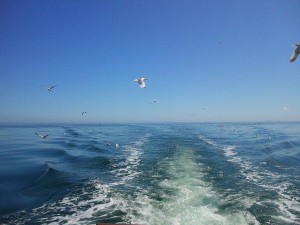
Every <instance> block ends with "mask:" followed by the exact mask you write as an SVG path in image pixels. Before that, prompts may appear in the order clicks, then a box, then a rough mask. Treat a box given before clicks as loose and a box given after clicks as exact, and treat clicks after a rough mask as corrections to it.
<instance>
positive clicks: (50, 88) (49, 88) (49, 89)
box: [48, 85, 57, 91]
mask: <svg viewBox="0 0 300 225" xmlns="http://www.w3.org/2000/svg"><path fill="white" fill-rule="evenodd" d="M56 86H57V85H53V86H51V87H48V91H52V89H53V88H55V87H56Z"/></svg>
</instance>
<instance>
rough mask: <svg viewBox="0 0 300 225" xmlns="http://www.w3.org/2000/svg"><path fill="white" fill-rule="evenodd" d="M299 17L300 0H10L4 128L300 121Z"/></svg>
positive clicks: (3, 64)
mask: <svg viewBox="0 0 300 225" xmlns="http://www.w3.org/2000/svg"><path fill="white" fill-rule="evenodd" d="M299 15H300V1H299V0H289V1H285V0H272V1H271V0H268V1H266V0H249V1H240V0H220V1H217V0H215V1H214V0H213V1H200V0H199V1H184V0H182V1H176V0H175V1H173V0H172V1H171V0H168V1H158V0H157V1H150V0H142V1H140V0H133V1H127V0H124V1H121V0H118V1H114V0H112V1H109V0H105V1H104V0H103V1H101V0H97V1H96V0H95V1H94V0H85V1H84V0H82V1H78V0H72V1H71V0H66V1H50V0H49V1H47V0H46V1H38V0H36V1H30V0H27V1H15V0H1V1H0V105H1V107H0V123H93V122H95V123H99V122H104V123H105V122H116V123H118V122H206V121H212V122H214V121H215V122H222V121H267V120H281V121H295V120H300V88H299V87H300V58H298V59H297V60H296V61H295V62H294V63H290V62H289V58H290V56H291V54H292V52H293V50H294V47H293V45H294V44H295V43H297V42H300V25H299V24H300V23H299ZM219 41H221V42H222V43H221V44H220V43H218V42H219ZM137 77H148V78H149V79H150V81H149V82H147V84H146V85H147V88H146V89H141V88H139V87H138V85H137V84H136V83H134V82H133V80H134V79H135V78H137ZM54 84H57V85H58V86H57V87H56V88H54V89H53V91H51V92H48V91H47V88H46V87H47V86H50V85H54ZM153 99H156V100H157V103H156V104H149V102H150V101H151V100H153ZM284 107H285V108H284ZM82 111H86V112H87V114H86V115H84V116H82V115H81V112H82Z"/></svg>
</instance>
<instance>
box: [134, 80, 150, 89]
mask: <svg viewBox="0 0 300 225" xmlns="http://www.w3.org/2000/svg"><path fill="white" fill-rule="evenodd" d="M145 80H149V79H148V78H144V77H141V78H137V79H135V80H133V82H137V83H138V84H139V86H140V88H146V84H145Z"/></svg>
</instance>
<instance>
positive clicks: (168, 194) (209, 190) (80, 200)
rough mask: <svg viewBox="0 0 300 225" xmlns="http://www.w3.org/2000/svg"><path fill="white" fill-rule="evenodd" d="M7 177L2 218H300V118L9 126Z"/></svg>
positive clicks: (179, 222)
mask: <svg viewBox="0 0 300 225" xmlns="http://www.w3.org/2000/svg"><path fill="white" fill-rule="evenodd" d="M35 132H37V133H40V134H49V136H48V137H47V138H45V139H43V138H40V137H39V136H37V135H35ZM116 144H118V145H117V146H116ZM0 181H1V183H0V224H14V225H15V224H28V225H29V224H30V225H34V224H96V223H97V222H99V223H100V222H102V223H138V224H147V225H202V224H203V225H210V224H215V225H219V224H224V225H227V224H228V225H229V224H232V225H233V224H236V225H243V224H272V225H276V224H278V225H287V224H300V123H296V122H294V123H293V122H289V123H283V122H282V123H271V122H270V123H197V124H196V123H195V124H188V123H186V124H184V123H183V124H97V125H63V126H62V125H51V126H23V127H21V126H11V127H9V126H2V127H1V128H0Z"/></svg>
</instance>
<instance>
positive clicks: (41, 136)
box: [35, 132, 49, 139]
mask: <svg viewBox="0 0 300 225" xmlns="http://www.w3.org/2000/svg"><path fill="white" fill-rule="evenodd" d="M35 134H36V135H37V136H39V137H40V138H44V139H45V138H47V137H48V136H49V134H46V135H41V134H38V133H36V132H35Z"/></svg>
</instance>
